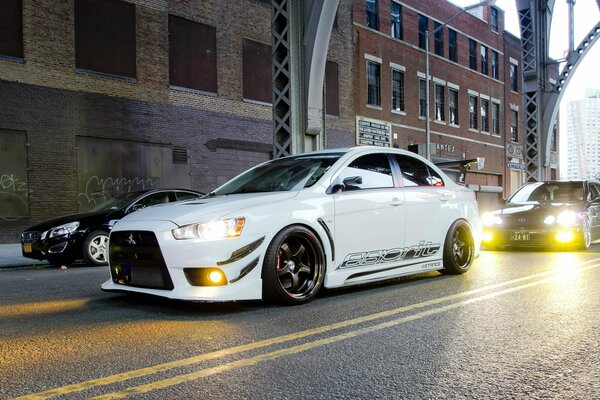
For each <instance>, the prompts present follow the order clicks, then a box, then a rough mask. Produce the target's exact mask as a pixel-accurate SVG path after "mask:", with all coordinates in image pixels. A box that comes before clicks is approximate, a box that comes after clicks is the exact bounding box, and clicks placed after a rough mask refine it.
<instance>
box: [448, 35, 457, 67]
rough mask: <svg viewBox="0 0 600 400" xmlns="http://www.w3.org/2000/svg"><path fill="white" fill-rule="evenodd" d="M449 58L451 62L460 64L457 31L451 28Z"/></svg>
mask: <svg viewBox="0 0 600 400" xmlns="http://www.w3.org/2000/svg"><path fill="white" fill-rule="evenodd" d="M448 58H449V59H450V61H454V62H458V51H457V45H456V31H455V30H454V29H450V28H448Z"/></svg>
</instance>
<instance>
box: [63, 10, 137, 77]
mask: <svg viewBox="0 0 600 400" xmlns="http://www.w3.org/2000/svg"><path fill="white" fill-rule="evenodd" d="M75 65H76V66H77V68H79V69H83V70H88V71H94V72H100V73H105V74H110V75H117V76H124V77H129V78H135V77H136V67H135V5H134V4H130V3H124V2H122V1H116V0H75Z"/></svg>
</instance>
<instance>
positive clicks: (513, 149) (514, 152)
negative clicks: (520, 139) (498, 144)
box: [506, 143, 523, 158]
mask: <svg viewBox="0 0 600 400" xmlns="http://www.w3.org/2000/svg"><path fill="white" fill-rule="evenodd" d="M506 155H507V156H508V157H516V158H523V145H520V144H515V143H508V144H507V145H506Z"/></svg>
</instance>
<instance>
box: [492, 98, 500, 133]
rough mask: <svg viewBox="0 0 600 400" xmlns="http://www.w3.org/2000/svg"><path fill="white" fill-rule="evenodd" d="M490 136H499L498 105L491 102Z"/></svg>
mask: <svg viewBox="0 0 600 400" xmlns="http://www.w3.org/2000/svg"><path fill="white" fill-rule="evenodd" d="M492 135H497V136H500V104H498V103H494V102H492Z"/></svg>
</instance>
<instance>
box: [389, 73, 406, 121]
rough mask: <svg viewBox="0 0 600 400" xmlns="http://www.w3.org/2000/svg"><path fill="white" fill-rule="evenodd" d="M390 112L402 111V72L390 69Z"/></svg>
mask: <svg viewBox="0 0 600 400" xmlns="http://www.w3.org/2000/svg"><path fill="white" fill-rule="evenodd" d="M392 110H394V111H404V72H403V71H400V70H397V69H394V68H392Z"/></svg>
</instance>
